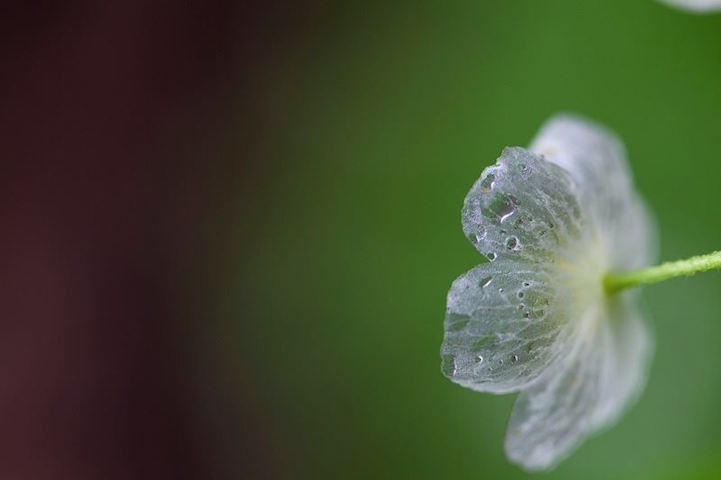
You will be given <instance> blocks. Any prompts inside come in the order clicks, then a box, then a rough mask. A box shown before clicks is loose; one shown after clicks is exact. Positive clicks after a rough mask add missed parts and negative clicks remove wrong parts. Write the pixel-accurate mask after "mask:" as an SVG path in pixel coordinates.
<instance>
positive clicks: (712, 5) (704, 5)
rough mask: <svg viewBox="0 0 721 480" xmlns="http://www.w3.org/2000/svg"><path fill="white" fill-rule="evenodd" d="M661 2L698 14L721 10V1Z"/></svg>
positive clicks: (662, 0)
mask: <svg viewBox="0 0 721 480" xmlns="http://www.w3.org/2000/svg"><path fill="white" fill-rule="evenodd" d="M661 2H662V3H665V4H667V5H671V6H673V7H678V8H680V9H682V10H689V11H692V12H698V13H703V12H712V11H714V10H721V1H720V0H661Z"/></svg>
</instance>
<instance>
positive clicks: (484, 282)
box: [478, 277, 493, 288]
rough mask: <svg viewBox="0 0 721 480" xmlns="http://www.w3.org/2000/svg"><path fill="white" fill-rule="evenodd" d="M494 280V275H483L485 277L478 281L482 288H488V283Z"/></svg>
mask: <svg viewBox="0 0 721 480" xmlns="http://www.w3.org/2000/svg"><path fill="white" fill-rule="evenodd" d="M492 280H493V277H483V278H481V281H480V282H478V283H479V284H480V285H481V288H486V287H487V286H488V285H490V284H491V281H492Z"/></svg>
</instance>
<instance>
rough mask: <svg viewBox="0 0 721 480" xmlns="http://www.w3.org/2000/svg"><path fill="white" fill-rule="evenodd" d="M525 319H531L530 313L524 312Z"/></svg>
mask: <svg viewBox="0 0 721 480" xmlns="http://www.w3.org/2000/svg"><path fill="white" fill-rule="evenodd" d="M523 318H531V314H530V313H529V312H524V313H523Z"/></svg>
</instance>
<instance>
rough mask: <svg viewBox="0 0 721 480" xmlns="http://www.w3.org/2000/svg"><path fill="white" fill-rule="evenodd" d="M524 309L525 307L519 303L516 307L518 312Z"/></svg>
mask: <svg viewBox="0 0 721 480" xmlns="http://www.w3.org/2000/svg"><path fill="white" fill-rule="evenodd" d="M524 308H526V306H525V305H524V304H522V303H521V304H519V305H518V309H519V310H523V309H524Z"/></svg>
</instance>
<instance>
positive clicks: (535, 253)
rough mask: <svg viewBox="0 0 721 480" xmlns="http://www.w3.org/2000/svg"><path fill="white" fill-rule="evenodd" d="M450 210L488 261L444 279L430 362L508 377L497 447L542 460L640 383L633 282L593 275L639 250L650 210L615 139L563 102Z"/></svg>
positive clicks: (531, 463) (643, 332)
mask: <svg viewBox="0 0 721 480" xmlns="http://www.w3.org/2000/svg"><path fill="white" fill-rule="evenodd" d="M462 223H463V231H464V232H465V234H466V236H467V237H468V238H469V239H470V241H471V243H473V244H474V245H475V246H476V248H477V249H478V250H479V252H481V253H482V254H483V255H485V256H486V258H487V259H488V260H489V262H488V263H483V264H481V265H478V266H477V267H475V268H473V269H472V270H470V271H468V272H467V273H465V274H463V275H461V276H460V277H459V278H458V279H456V280H455V281H454V282H453V285H452V286H451V289H450V291H449V292H448V300H447V302H448V303H447V309H446V318H445V322H444V326H445V335H444V339H443V345H442V347H441V357H442V371H443V373H444V374H445V375H446V376H447V377H448V378H449V379H451V380H452V381H454V382H456V383H458V384H460V385H463V386H465V387H468V388H471V389H474V390H477V391H481V392H491V393H508V392H517V391H520V392H521V393H520V395H519V396H518V399H517V400H516V404H515V406H514V408H513V412H512V413H511V419H510V424H509V426H508V431H507V433H506V442H505V449H506V454H507V455H508V457H509V458H510V459H511V460H512V461H513V462H515V463H517V464H519V465H521V466H522V467H524V468H526V469H528V470H539V469H545V468H549V467H550V466H552V465H553V464H555V463H556V462H557V461H559V460H561V459H562V458H563V457H564V456H566V455H567V454H568V453H569V452H570V451H571V450H572V449H573V448H574V447H576V446H577V445H578V444H579V443H580V442H581V441H582V440H583V439H584V438H585V437H586V436H587V435H589V434H591V433H593V432H594V431H597V430H598V429H600V428H602V427H604V426H606V425H609V424H610V423H612V422H613V421H614V420H615V419H616V418H617V417H618V416H619V414H620V413H621V412H622V410H623V409H624V407H626V406H627V405H629V403H631V401H632V400H633V399H635V397H636V396H637V395H638V393H639V392H640V390H641V389H642V387H643V385H644V383H645V378H646V369H647V364H648V360H649V358H650V353H651V350H652V342H651V337H650V335H649V332H648V330H647V327H646V325H645V323H644V321H643V318H642V317H641V314H640V313H639V310H638V308H637V306H636V303H635V300H636V294H635V292H633V291H625V292H622V293H619V294H616V295H612V296H609V295H607V294H606V293H605V292H604V289H603V286H602V278H603V276H604V274H606V273H607V272H609V271H625V270H632V269H635V268H639V267H642V266H645V265H647V264H648V263H649V262H650V261H651V260H653V257H654V255H655V253H654V252H655V239H656V235H655V231H654V228H653V225H652V222H651V221H650V218H649V216H648V214H647V211H646V208H645V206H644V204H643V201H642V200H641V198H640V197H639V196H638V194H637V193H636V192H635V190H634V187H633V184H632V179H631V174H630V172H629V169H628V167H627V165H626V161H625V154H624V149H623V146H622V145H621V143H620V141H619V140H618V139H617V138H616V137H615V136H614V135H613V134H611V133H610V132H608V131H606V130H605V129H603V128H601V127H599V126H597V125H594V124H592V123H590V122H588V121H585V120H582V119H579V118H576V117H571V116H566V115H564V116H558V117H555V118H552V119H551V120H550V121H549V122H548V123H547V124H546V125H545V126H544V127H543V128H542V129H541V131H540V133H539V134H538V136H537V138H536V139H535V140H534V141H533V143H532V145H531V147H530V148H529V149H528V150H526V149H523V148H520V147H509V148H506V149H504V150H503V153H502V154H501V157H500V158H499V159H498V162H497V163H496V164H495V165H493V166H491V167H488V168H486V169H485V170H484V171H483V173H482V175H481V178H480V179H478V181H477V182H476V183H475V185H473V188H471V191H470V192H469V193H468V195H467V196H466V199H465V202H464V207H463V212H462Z"/></svg>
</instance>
